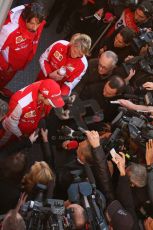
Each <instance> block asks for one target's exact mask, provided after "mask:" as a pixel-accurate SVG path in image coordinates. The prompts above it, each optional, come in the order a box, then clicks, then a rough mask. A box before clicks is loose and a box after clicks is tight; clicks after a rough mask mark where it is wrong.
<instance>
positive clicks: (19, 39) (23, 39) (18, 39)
mask: <svg viewBox="0 0 153 230" xmlns="http://www.w3.org/2000/svg"><path fill="white" fill-rule="evenodd" d="M25 40H26V38H23V37H22V35H20V36H18V37H16V44H19V43H21V42H24V41H25Z"/></svg>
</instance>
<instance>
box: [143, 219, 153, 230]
mask: <svg viewBox="0 0 153 230" xmlns="http://www.w3.org/2000/svg"><path fill="white" fill-rule="evenodd" d="M144 227H145V230H153V218H151V217H148V218H147V219H146V220H145V221H144Z"/></svg>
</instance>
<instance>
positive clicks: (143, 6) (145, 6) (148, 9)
mask: <svg viewBox="0 0 153 230" xmlns="http://www.w3.org/2000/svg"><path fill="white" fill-rule="evenodd" d="M137 9H140V10H142V12H143V13H144V15H146V17H147V18H149V17H152V16H153V6H152V3H151V2H150V1H143V2H142V3H140V5H138V7H137Z"/></svg>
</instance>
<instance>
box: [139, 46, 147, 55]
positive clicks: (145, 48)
mask: <svg viewBox="0 0 153 230" xmlns="http://www.w3.org/2000/svg"><path fill="white" fill-rule="evenodd" d="M148 47H149V45H148V44H146V45H145V46H143V47H142V48H141V49H140V52H139V55H140V56H145V55H146V54H147V52H148Z"/></svg>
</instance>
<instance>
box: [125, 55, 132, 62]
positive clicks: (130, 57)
mask: <svg viewBox="0 0 153 230" xmlns="http://www.w3.org/2000/svg"><path fill="white" fill-rule="evenodd" d="M133 58H134V56H133V55H128V56H127V57H126V58H125V59H124V61H125V62H127V61H129V60H131V59H133Z"/></svg>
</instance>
